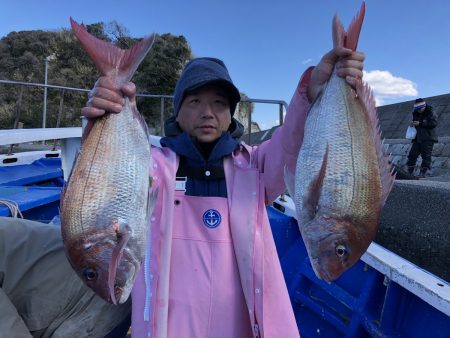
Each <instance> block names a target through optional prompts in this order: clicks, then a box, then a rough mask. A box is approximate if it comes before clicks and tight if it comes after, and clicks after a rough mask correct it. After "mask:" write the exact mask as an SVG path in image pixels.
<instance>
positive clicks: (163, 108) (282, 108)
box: [0, 79, 288, 144]
mask: <svg viewBox="0 0 450 338" xmlns="http://www.w3.org/2000/svg"><path fill="white" fill-rule="evenodd" d="M0 84H3V85H11V86H16V87H17V88H19V87H23V86H25V87H36V88H43V89H44V94H43V102H44V103H43V111H42V128H46V127H47V110H48V109H47V89H54V90H59V91H72V92H80V93H84V94H85V95H86V100H87V95H88V93H89V92H90V89H85V88H76V87H69V86H61V85H54V84H47V83H44V84H42V83H35V82H24V81H12V80H1V79H0ZM136 96H137V97H140V98H147V99H153V100H159V102H160V104H159V123H158V124H157V125H158V126H157V127H156V128H155V129H154V130H152V133H154V134H158V135H160V136H164V121H165V116H166V115H167V110H168V108H167V103H168V101H169V102H171V101H172V100H173V96H172V95H162V94H150V93H137V94H136ZM18 97H19V98H18V99H17V101H18V102H17V105H16V106H20V101H21V100H22V98H21V95H18ZM254 103H257V104H266V105H275V106H278V123H279V125H281V124H282V123H283V119H284V115H285V113H286V111H287V108H288V104H287V103H286V102H285V101H283V100H268V99H255V98H246V97H243V98H242V100H241V101H240V102H239V106H244V107H245V109H244V110H245V114H244V115H243V116H240V114H235V117H236V118H237V119H239V120H240V122H241V123H242V124H244V125H247V134H248V141H247V142H248V143H249V144H251V143H252V142H251V139H252V133H253V131H252V125H253V122H254V121H253V111H252V104H254ZM63 106H64V99H63V95H61V97H60V104H59V112H58V120H57V123H56V128H58V127H59V124H60V120H61V115H62V110H63ZM170 106H171V104H170ZM78 108H79V109H80V110H81V108H82V107H78ZM239 110H240V109H239V108H238V111H239ZM16 114H17V112H16ZM238 115H239V116H238ZM17 122H18V116H16V121H15V123H14V128H17Z"/></svg>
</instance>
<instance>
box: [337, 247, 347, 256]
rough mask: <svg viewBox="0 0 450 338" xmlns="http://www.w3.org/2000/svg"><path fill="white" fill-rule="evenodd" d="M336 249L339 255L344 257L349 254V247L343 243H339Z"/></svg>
mask: <svg viewBox="0 0 450 338" xmlns="http://www.w3.org/2000/svg"><path fill="white" fill-rule="evenodd" d="M335 250H336V255H337V256H338V257H341V258H342V257H344V256H346V255H347V248H346V247H345V246H344V245H342V244H339V245H337V246H336V249H335Z"/></svg>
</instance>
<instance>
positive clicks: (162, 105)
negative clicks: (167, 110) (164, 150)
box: [159, 97, 164, 136]
mask: <svg viewBox="0 0 450 338" xmlns="http://www.w3.org/2000/svg"><path fill="white" fill-rule="evenodd" d="M159 123H160V126H161V136H164V97H161V115H160V121H159Z"/></svg>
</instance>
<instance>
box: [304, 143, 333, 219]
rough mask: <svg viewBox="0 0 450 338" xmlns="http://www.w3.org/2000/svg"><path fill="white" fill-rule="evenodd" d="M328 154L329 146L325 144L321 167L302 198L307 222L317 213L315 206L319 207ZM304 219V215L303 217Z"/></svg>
mask: <svg viewBox="0 0 450 338" xmlns="http://www.w3.org/2000/svg"><path fill="white" fill-rule="evenodd" d="M328 152H329V145H328V143H327V145H326V148H325V153H324V154H323V160H322V165H321V166H320V170H319V172H318V173H317V175H316V177H314V179H313V180H312V181H311V183H310V184H309V190H308V193H307V195H306V196H305V197H304V198H303V207H304V208H305V209H306V210H307V211H308V216H307V217H308V220H311V219H313V218H314V216H315V215H316V213H317V206H318V205H319V199H320V195H321V193H322V186H323V181H324V179H325V174H326V171H327V165H328ZM305 217H306V215H305Z"/></svg>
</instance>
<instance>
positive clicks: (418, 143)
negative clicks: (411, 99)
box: [406, 98, 438, 177]
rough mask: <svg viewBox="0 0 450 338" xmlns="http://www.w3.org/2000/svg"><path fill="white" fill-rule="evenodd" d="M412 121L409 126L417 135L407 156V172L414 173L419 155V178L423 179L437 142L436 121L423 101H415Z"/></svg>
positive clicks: (431, 109)
mask: <svg viewBox="0 0 450 338" xmlns="http://www.w3.org/2000/svg"><path fill="white" fill-rule="evenodd" d="M412 115H413V119H412V121H411V123H410V126H414V127H416V130H417V135H416V137H415V138H414V139H413V140H412V141H411V142H412V146H411V149H410V151H409V154H408V162H407V163H406V165H407V166H408V172H409V173H410V174H413V173H414V169H415V167H416V161H417V158H418V157H419V155H421V156H422V164H421V166H420V175H419V176H420V177H425V175H426V173H427V171H429V170H430V169H431V154H432V152H433V145H434V143H436V142H437V141H438V138H437V134H436V126H437V119H436V114H435V113H434V112H433V108H432V107H431V106H430V105H428V104H427V103H426V102H425V100H424V99H421V98H419V99H416V101H415V103H414V110H413V112H412Z"/></svg>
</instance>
